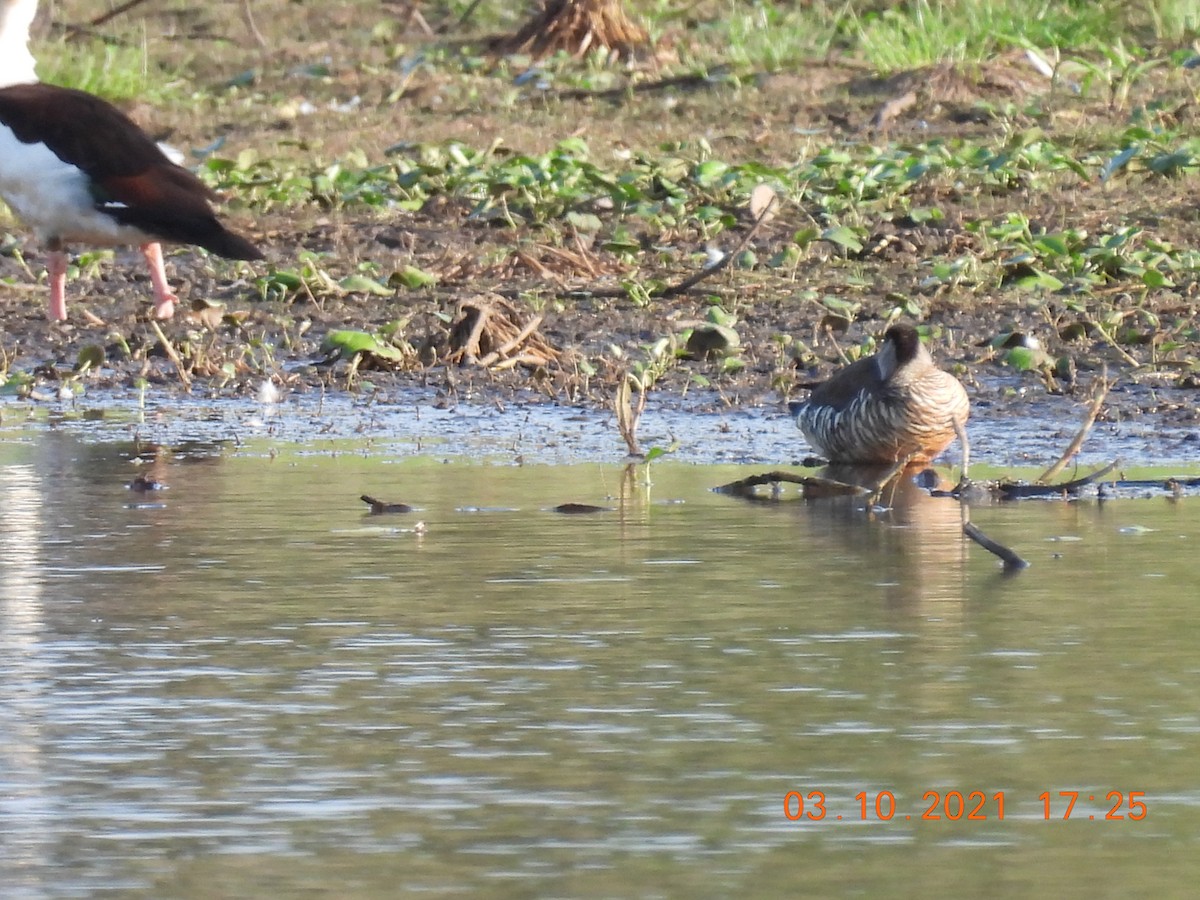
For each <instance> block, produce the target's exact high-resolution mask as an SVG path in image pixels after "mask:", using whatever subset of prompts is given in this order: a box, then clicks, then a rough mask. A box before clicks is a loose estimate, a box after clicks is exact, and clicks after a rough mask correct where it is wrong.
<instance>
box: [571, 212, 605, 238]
mask: <svg viewBox="0 0 1200 900" xmlns="http://www.w3.org/2000/svg"><path fill="white" fill-rule="evenodd" d="M567 222H568V223H570V224H571V226H573V227H574V229H575V230H576V231H582V232H583V233H584V234H595V233H596V232H597V231H599V230H600V229H601V228H603V227H604V223H602V222H601V221H600V217H599V216H597V215H595V214H594V213H581V212H569V213H567Z"/></svg>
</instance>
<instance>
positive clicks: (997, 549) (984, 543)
mask: <svg viewBox="0 0 1200 900" xmlns="http://www.w3.org/2000/svg"><path fill="white" fill-rule="evenodd" d="M963 534H965V535H966V536H967V537H969V538H970V539H971V540H973V541H974V542H975V543H977V544H978V545H979V546H980V547H982V548H983V549H984V550H986V551H987V552H988V553H992V554H994V555H995V556H998V557H999V558H1000V560H1001V561H1002V562H1003V563H1004V571H1006V572H1017V571H1020V570H1021V569H1028V568H1029V563H1028V562H1027V561H1026V560H1024V559H1022V558H1021V557H1020V556H1018V555H1017V554H1016V552H1014V551H1013V550H1010V549H1009V548H1008V547H1005V546H1004V545H1003V544H998V543H996V541H993V540H992V539H991V538H990V537H988V536H987V535H986V534H984V533H983V532H982V531H980V530H979V528H978V527H976V526H975V525H974V524H972V523H971V522H964V523H963Z"/></svg>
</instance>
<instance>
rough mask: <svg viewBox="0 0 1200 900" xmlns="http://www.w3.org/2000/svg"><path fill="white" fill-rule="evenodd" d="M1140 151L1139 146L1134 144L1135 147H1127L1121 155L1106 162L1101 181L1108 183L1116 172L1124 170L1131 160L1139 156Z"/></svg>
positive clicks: (1101, 171)
mask: <svg viewBox="0 0 1200 900" xmlns="http://www.w3.org/2000/svg"><path fill="white" fill-rule="evenodd" d="M1138 149H1139V148H1138V145H1137V144H1134V145H1133V146H1130V147H1126V148H1125V149H1124V150H1122V151H1121V152H1120V153H1118V154H1117V155H1116V156H1114V157H1113V158H1112V159H1110V160H1109V161H1108V162H1106V163H1105V164H1104V166H1103V167H1102V168H1101V169H1100V180H1101V181H1108V179H1109V178H1110V177H1111V176H1112V175H1113V174H1114V173H1115V172H1117V171H1118V170H1119V169H1122V168H1124V167H1125V165H1126V164H1127V163H1128V162H1129V161H1130V160H1131V159H1133V158H1134V157H1135V156H1137V154H1138Z"/></svg>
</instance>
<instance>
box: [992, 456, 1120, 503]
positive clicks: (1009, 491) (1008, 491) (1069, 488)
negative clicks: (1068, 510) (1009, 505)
mask: <svg viewBox="0 0 1200 900" xmlns="http://www.w3.org/2000/svg"><path fill="white" fill-rule="evenodd" d="M1116 467H1117V463H1116V462H1111V463H1109V464H1108V465H1107V466H1105V467H1104V468H1103V469H1097V470H1096V471H1095V472H1092V473H1091V474H1090V475H1084V476H1083V477H1082V478H1076V479H1075V480H1074V481H1063V482H1061V483H1059V484H1002V485H1000V486H999V487H998V488H997V490H998V491H999V494H1000V499H1001V500H1022V499H1025V498H1027V497H1061V496H1063V495H1064V494H1077V493H1079V491H1080V489H1082V488H1085V487H1087V486H1088V485H1089V484H1093V483H1095V482H1097V481H1099V480H1100V479H1101V478H1103V477H1104V476H1105V475H1107V474H1108V473H1109V472H1111V471H1112V470H1113V469H1115V468H1116Z"/></svg>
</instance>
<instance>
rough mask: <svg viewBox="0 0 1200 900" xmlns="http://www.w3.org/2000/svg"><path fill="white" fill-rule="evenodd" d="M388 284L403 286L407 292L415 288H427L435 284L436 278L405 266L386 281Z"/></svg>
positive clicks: (420, 270)
mask: <svg viewBox="0 0 1200 900" xmlns="http://www.w3.org/2000/svg"><path fill="white" fill-rule="evenodd" d="M388 281H389V282H398V283H399V284H402V285H404V286H405V287H406V288H408V289H409V290H416V289H417V288H423V287H429V285H431V284H437V276H436V275H433V274H430V273H429V272H426V271H424V270H422V269H418V268H417V267H416V266H405V267H404V268H403V269H401V270H400V271H399V272H395V273H393V274H392V277H391V278H389V279H388Z"/></svg>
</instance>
